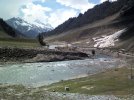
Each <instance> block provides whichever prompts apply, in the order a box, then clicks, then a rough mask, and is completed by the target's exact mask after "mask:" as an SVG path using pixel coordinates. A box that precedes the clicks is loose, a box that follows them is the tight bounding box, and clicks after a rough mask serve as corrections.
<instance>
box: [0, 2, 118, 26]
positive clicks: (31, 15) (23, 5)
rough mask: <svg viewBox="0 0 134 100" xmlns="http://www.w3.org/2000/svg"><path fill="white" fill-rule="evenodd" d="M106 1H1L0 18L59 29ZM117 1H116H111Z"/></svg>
mask: <svg viewBox="0 0 134 100" xmlns="http://www.w3.org/2000/svg"><path fill="white" fill-rule="evenodd" d="M104 1H106V0H0V18H3V19H4V20H7V19H10V18H12V17H20V18H22V19H24V20H26V21H28V22H29V23H33V22H34V21H37V20H38V21H40V22H43V23H45V24H50V25H51V26H52V27H54V28H55V27H57V26H58V25H59V24H62V23H63V22H64V21H66V20H68V19H69V18H71V17H77V16H78V15H79V13H84V12H85V11H87V10H88V9H90V8H93V7H94V6H95V5H97V4H100V3H102V2H104ZM111 1H116V0H111Z"/></svg>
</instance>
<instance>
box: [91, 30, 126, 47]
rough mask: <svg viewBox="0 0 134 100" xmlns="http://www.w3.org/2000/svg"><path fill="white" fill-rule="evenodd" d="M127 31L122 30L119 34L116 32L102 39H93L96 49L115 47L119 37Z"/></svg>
mask: <svg viewBox="0 0 134 100" xmlns="http://www.w3.org/2000/svg"><path fill="white" fill-rule="evenodd" d="M125 30H126V29H122V30H120V31H118V32H115V33H114V34H112V35H108V36H106V35H105V36H102V38H98V37H97V38H93V40H94V42H95V43H96V44H95V45H94V47H99V48H104V47H111V46H114V45H115V42H116V41H118V37H119V36H120V35H121V34H122V33H123V32H125Z"/></svg>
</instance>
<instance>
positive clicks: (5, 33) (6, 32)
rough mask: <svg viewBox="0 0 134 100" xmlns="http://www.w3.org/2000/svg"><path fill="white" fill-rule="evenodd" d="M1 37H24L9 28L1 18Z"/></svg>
mask: <svg viewBox="0 0 134 100" xmlns="http://www.w3.org/2000/svg"><path fill="white" fill-rule="evenodd" d="M0 37H2V38H7V37H8V38H9V37H10V38H11V37H13V38H17V37H24V35H22V34H21V33H20V32H18V31H17V30H15V29H13V28H12V27H11V26H9V25H8V24H7V23H6V22H5V21H4V20H3V19H1V18H0Z"/></svg>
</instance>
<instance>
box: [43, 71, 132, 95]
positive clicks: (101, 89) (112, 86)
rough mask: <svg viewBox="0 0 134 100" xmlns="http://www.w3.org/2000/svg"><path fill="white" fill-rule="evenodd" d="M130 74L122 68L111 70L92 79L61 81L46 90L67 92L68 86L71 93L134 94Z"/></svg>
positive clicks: (91, 77)
mask: <svg viewBox="0 0 134 100" xmlns="http://www.w3.org/2000/svg"><path fill="white" fill-rule="evenodd" d="M129 72H130V70H128V69H127V68H120V69H118V71H115V70H109V71H107V72H103V73H100V74H97V75H93V76H90V77H85V78H80V79H74V80H69V81H61V82H59V83H55V84H52V85H50V86H47V87H44V88H47V89H48V91H53V90H55V91H56V92H66V91H65V90H64V87H65V86H68V87H70V91H69V92H70V93H81V94H91V95H110V94H112V95H128V94H134V80H130V79H128V75H129V74H130V73H129ZM41 88H42V87H41Z"/></svg>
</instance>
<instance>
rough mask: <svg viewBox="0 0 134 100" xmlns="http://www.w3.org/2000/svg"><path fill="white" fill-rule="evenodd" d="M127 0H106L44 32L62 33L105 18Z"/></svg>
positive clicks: (47, 33)
mask: <svg viewBox="0 0 134 100" xmlns="http://www.w3.org/2000/svg"><path fill="white" fill-rule="evenodd" d="M126 1H127V0H118V1H117V2H109V1H106V2H104V3H102V4H100V5H96V6H95V7H94V8H92V9H89V10H88V11H87V12H85V13H84V14H80V15H79V16H78V17H76V18H70V19H69V20H67V21H65V22H64V23H63V24H61V25H59V26H58V27H57V28H55V29H54V30H52V31H50V32H46V33H44V34H45V35H46V36H50V35H55V34H60V33H62V32H65V31H69V30H71V29H74V28H78V27H81V26H83V25H86V24H89V23H93V22H95V21H97V20H101V19H104V18H106V17H108V16H111V15H113V14H115V13H117V12H119V11H120V9H121V8H122V7H123V5H124V4H125V3H126Z"/></svg>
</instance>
